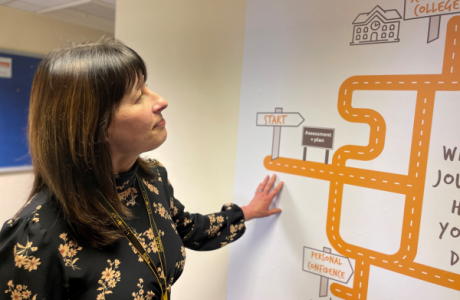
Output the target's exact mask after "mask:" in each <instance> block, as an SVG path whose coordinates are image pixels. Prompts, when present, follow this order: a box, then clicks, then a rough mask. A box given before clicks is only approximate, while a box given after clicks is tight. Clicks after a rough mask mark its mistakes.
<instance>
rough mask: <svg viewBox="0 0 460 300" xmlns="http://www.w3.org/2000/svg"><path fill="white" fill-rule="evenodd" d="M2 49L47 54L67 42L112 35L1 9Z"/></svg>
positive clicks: (43, 17)
mask: <svg viewBox="0 0 460 300" xmlns="http://www.w3.org/2000/svg"><path fill="white" fill-rule="evenodd" d="M0 28H2V30H0V48H4V49H11V50H17V51H27V52H32V53H38V54H47V53H48V52H49V51H51V50H52V49H54V48H56V47H59V46H60V45H62V44H63V43H66V42H67V41H76V42H78V41H86V40H95V39H97V38H99V37H100V36H102V35H104V34H106V35H108V36H111V34H110V33H107V32H104V31H100V30H96V29H92V28H88V27H83V26H78V25H74V24H70V23H66V22H62V21H58V20H55V19H51V18H48V17H45V16H41V15H37V14H34V13H30V12H26V11H22V10H18V9H14V8H10V7H7V6H0Z"/></svg>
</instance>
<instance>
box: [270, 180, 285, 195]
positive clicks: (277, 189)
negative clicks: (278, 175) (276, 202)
mask: <svg viewBox="0 0 460 300" xmlns="http://www.w3.org/2000/svg"><path fill="white" fill-rule="evenodd" d="M283 184H284V182H283V181H281V182H280V183H278V185H277V186H275V188H274V189H273V190H272V191H271V192H270V194H273V197H275V196H276V195H277V194H278V193H279V192H280V190H281V188H282V187H283Z"/></svg>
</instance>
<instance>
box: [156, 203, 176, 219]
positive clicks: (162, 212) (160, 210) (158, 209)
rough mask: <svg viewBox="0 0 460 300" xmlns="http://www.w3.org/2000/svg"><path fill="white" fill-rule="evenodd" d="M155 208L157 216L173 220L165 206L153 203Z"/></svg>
mask: <svg viewBox="0 0 460 300" xmlns="http://www.w3.org/2000/svg"><path fill="white" fill-rule="evenodd" d="M153 207H154V208H155V213H156V214H159V215H160V216H161V217H163V218H165V219H166V220H172V219H171V215H170V214H169V213H168V211H167V210H166V208H165V207H164V206H163V204H161V203H155V202H153Z"/></svg>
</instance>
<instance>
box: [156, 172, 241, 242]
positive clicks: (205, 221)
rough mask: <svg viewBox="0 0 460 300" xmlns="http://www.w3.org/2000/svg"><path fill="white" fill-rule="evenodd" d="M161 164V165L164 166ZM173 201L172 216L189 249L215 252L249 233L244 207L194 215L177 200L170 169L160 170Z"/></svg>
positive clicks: (171, 203) (229, 207) (231, 206)
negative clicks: (171, 181)
mask: <svg viewBox="0 0 460 300" xmlns="http://www.w3.org/2000/svg"><path fill="white" fill-rule="evenodd" d="M160 165H161V164H160ZM158 169H159V171H160V174H161V175H162V178H164V180H163V185H164V186H165V190H166V191H167V197H169V200H170V203H169V205H170V207H169V210H170V214H171V217H172V220H173V222H174V224H175V226H176V229H177V232H178V234H179V235H180V237H181V238H182V241H183V243H184V245H185V247H187V248H190V249H193V250H203V251H206V250H214V249H218V248H221V247H223V246H225V245H227V244H229V243H231V242H234V241H236V240H237V239H239V238H240V237H241V236H242V235H243V234H244V232H245V231H246V226H245V224H244V214H243V211H242V210H241V208H240V207H239V206H238V205H236V204H232V203H228V204H225V205H223V206H222V209H221V211H220V212H216V213H213V214H209V215H201V214H198V213H194V214H190V213H189V212H187V211H185V207H184V205H182V203H181V202H180V201H179V200H177V199H176V198H175V197H174V188H173V187H172V185H171V183H170V182H169V180H168V175H167V172H166V169H165V168H164V167H163V166H159V167H158Z"/></svg>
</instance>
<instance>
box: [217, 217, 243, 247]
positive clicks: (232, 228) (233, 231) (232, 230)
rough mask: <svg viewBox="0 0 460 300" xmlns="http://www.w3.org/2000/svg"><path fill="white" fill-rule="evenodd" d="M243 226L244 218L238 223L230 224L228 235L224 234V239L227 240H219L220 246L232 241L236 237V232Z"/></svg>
mask: <svg viewBox="0 0 460 300" xmlns="http://www.w3.org/2000/svg"><path fill="white" fill-rule="evenodd" d="M244 228H245V227H244V220H241V221H240V223H239V224H235V225H233V224H232V225H230V235H228V236H226V237H225V239H226V240H227V241H226V242H221V243H220V246H221V247H223V246H225V245H227V244H228V243H231V242H233V239H234V238H235V237H236V235H237V234H238V231H241V230H243V229H244Z"/></svg>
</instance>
